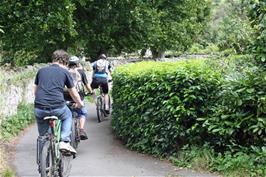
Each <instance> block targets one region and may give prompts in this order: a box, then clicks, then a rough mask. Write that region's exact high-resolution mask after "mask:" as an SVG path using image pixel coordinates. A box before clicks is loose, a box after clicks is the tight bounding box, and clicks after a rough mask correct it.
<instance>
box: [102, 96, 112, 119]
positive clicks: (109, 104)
mask: <svg viewBox="0 0 266 177" xmlns="http://www.w3.org/2000/svg"><path fill="white" fill-rule="evenodd" d="M108 97H109V99H108V100H109V101H108V106H109V111H110V113H111V98H110V95H108ZM103 113H104V117H108V116H109V115H110V114H107V113H106V112H105V104H104V105H103Z"/></svg>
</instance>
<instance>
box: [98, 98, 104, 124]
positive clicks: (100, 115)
mask: <svg viewBox="0 0 266 177" xmlns="http://www.w3.org/2000/svg"><path fill="white" fill-rule="evenodd" d="M96 110H97V118H98V122H99V123H100V122H101V121H102V120H103V117H104V114H103V102H102V98H101V97H98V98H97V103H96Z"/></svg>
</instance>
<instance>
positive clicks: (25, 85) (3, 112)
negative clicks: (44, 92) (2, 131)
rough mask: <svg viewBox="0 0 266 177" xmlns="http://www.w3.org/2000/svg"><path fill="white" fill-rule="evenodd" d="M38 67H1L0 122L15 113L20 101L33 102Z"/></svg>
mask: <svg viewBox="0 0 266 177" xmlns="http://www.w3.org/2000/svg"><path fill="white" fill-rule="evenodd" d="M38 68H39V67H38V66H35V67H25V68H10V67H1V68H0V123H1V121H2V120H3V119H5V118H7V117H9V116H12V115H15V114H16V113H17V108H18V106H19V104H20V103H26V104H29V103H33V101H34V95H33V78H34V76H35V74H36V71H37V69H38Z"/></svg>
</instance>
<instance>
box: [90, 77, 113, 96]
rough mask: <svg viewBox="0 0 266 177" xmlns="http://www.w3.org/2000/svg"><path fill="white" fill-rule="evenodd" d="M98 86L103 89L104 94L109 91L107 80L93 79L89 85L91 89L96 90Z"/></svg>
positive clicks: (101, 78)
mask: <svg viewBox="0 0 266 177" xmlns="http://www.w3.org/2000/svg"><path fill="white" fill-rule="evenodd" d="M99 86H100V87H101V88H102V89H103V93H104V94H107V93H108V91H109V89H108V82H107V78H103V77H96V78H93V80H92V83H91V88H92V89H96V88H99Z"/></svg>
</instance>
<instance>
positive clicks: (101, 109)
mask: <svg viewBox="0 0 266 177" xmlns="http://www.w3.org/2000/svg"><path fill="white" fill-rule="evenodd" d="M108 97H109V99H108V100H109V103H108V105H109V109H110V108H111V100H110V96H109V95H108ZM96 111H97V118H98V122H99V123H100V122H102V121H103V120H104V118H105V117H108V114H107V113H106V112H105V101H104V94H103V90H102V87H101V86H100V93H99V94H98V95H96Z"/></svg>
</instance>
